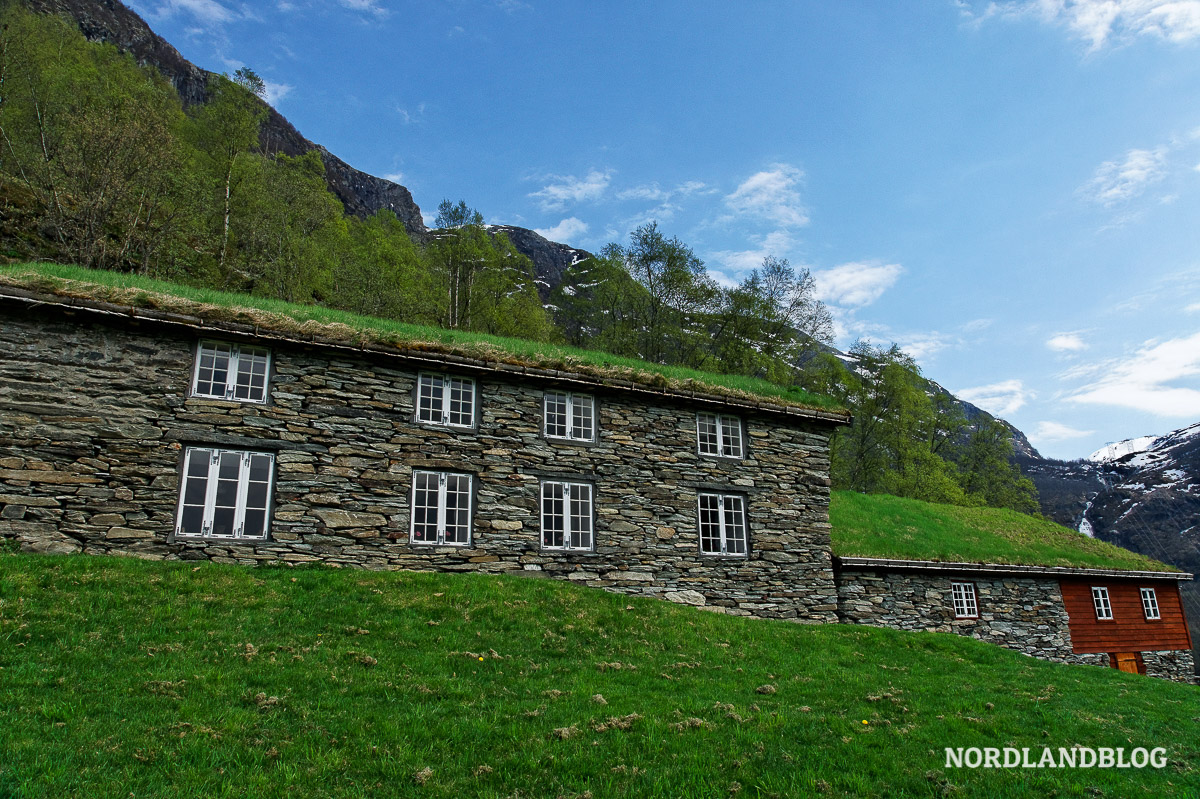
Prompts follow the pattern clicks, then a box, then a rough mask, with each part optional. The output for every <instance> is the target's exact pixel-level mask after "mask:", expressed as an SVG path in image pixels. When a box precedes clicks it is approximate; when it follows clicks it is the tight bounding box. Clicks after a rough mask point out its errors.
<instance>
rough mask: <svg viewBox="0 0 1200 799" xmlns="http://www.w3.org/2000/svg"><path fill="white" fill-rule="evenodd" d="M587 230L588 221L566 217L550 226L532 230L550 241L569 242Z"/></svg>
mask: <svg viewBox="0 0 1200 799" xmlns="http://www.w3.org/2000/svg"><path fill="white" fill-rule="evenodd" d="M587 231H588V223H587V222H584V221H583V220H582V219H577V218H575V217H573V216H572V217H568V218H566V219H564V220H563V221H561V222H559V223H558V224H557V225H555V226H554V227H551V228H534V229H533V232H534V233H537V234H538V235H539V236H543V237H545V238H547V239H550V240H551V241H558V242H563V243H565V244H570V243H571V240H572V239H574V238H576V237H577V236H582V235H583V234H584V233H587Z"/></svg>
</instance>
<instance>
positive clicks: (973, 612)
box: [950, 582, 979, 619]
mask: <svg viewBox="0 0 1200 799" xmlns="http://www.w3.org/2000/svg"><path fill="white" fill-rule="evenodd" d="M950 598H951V600H952V601H953V602H954V618H956V619H977V618H979V605H978V604H976V602H975V583H956V582H951V583H950Z"/></svg>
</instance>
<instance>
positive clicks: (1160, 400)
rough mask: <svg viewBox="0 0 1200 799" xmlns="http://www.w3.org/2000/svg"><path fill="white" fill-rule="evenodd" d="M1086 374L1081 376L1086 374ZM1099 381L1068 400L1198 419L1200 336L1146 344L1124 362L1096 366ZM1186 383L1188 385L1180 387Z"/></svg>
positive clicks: (1199, 408)
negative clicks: (1181, 383)
mask: <svg viewBox="0 0 1200 799" xmlns="http://www.w3.org/2000/svg"><path fill="white" fill-rule="evenodd" d="M1085 373H1086V372H1085V371H1083V370H1080V371H1077V372H1075V373H1074V374H1078V375H1082V374H1085ZM1090 373H1091V374H1093V375H1095V374H1099V378H1098V379H1096V380H1094V381H1093V382H1092V383H1089V384H1088V385H1085V386H1083V387H1081V388H1079V389H1077V390H1075V392H1074V393H1072V394H1070V395H1068V396H1067V399H1068V400H1070V401H1072V402H1082V403H1087V404H1090V405H1115V406H1117V407H1121V408H1133V409H1135V410H1139V411H1145V412H1147V413H1153V414H1155V415H1157V416H1167V417H1187V418H1192V417H1196V416H1200V388H1197V387H1196V386H1197V385H1198V384H1200V381H1197V378H1200V333H1195V334H1193V335H1191V336H1187V337H1185V338H1176V339H1170V340H1168V341H1163V342H1154V341H1150V342H1147V343H1146V344H1145V345H1143V346H1142V348H1141V349H1139V350H1138V351H1137V352H1135V353H1134V354H1133V355H1131V356H1129V357H1127V358H1124V359H1122V360H1117V361H1113V362H1110V363H1106V364H1098V365H1095V366H1093V368H1092V369H1091V370H1090ZM1179 381H1186V382H1187V384H1185V385H1178V383H1179Z"/></svg>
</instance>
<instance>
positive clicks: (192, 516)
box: [179, 505, 204, 535]
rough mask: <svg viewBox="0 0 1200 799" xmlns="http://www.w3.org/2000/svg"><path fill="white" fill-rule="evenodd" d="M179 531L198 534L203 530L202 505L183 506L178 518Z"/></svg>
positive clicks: (186, 533)
mask: <svg viewBox="0 0 1200 799" xmlns="http://www.w3.org/2000/svg"><path fill="white" fill-rule="evenodd" d="M179 532H181V533H183V534H185V535H200V534H202V533H203V532H204V506H203V505H200V506H198V507H190V506H185V507H184V509H183V515H182V516H181V517H180V520H179Z"/></svg>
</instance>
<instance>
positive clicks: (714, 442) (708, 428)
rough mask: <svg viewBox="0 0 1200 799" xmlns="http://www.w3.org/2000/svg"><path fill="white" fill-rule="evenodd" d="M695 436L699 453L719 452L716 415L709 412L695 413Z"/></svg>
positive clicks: (714, 453)
mask: <svg viewBox="0 0 1200 799" xmlns="http://www.w3.org/2000/svg"><path fill="white" fill-rule="evenodd" d="M696 437H697V439H698V443H699V447H700V454H702V455H720V454H721V450H720V445H719V443H718V439H717V417H715V416H713V415H712V414H711V413H699V414H696Z"/></svg>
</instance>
